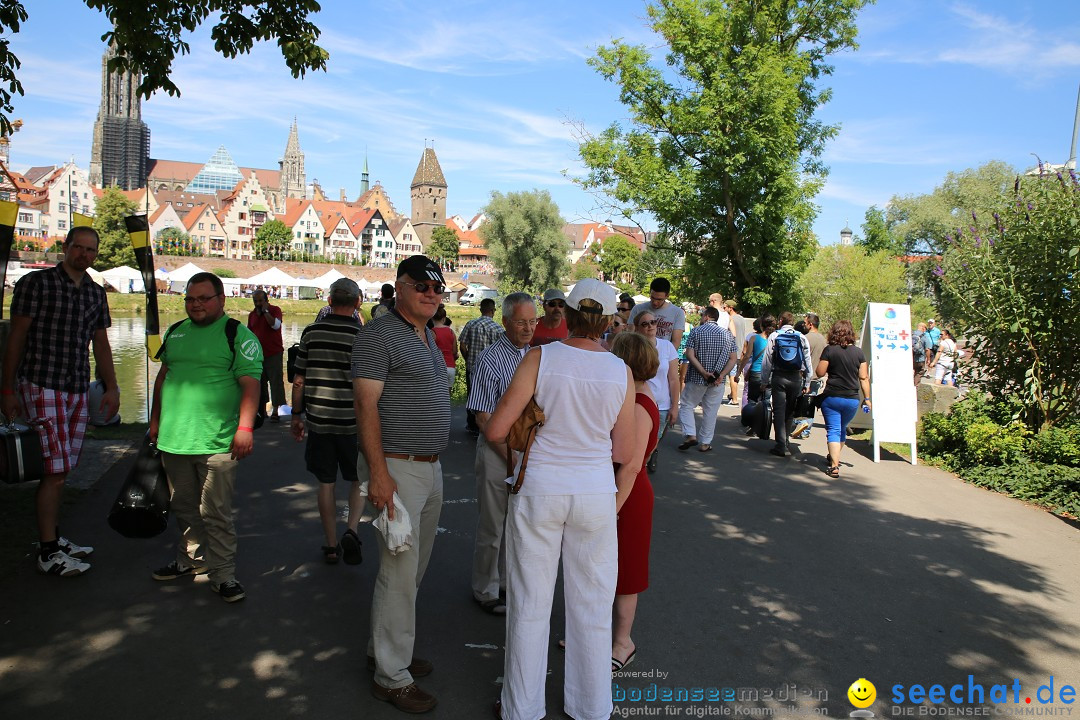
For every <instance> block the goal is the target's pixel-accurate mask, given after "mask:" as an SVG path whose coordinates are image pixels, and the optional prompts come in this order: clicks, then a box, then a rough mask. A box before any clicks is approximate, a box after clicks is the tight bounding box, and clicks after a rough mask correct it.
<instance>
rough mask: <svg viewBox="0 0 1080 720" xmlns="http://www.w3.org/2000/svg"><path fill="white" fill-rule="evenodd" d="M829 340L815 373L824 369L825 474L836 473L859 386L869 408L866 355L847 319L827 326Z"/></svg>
mask: <svg viewBox="0 0 1080 720" xmlns="http://www.w3.org/2000/svg"><path fill="white" fill-rule="evenodd" d="M828 342H829V344H828V345H827V346H826V347H825V349H824V350H823V351H822V352H821V360H820V361H818V366H817V369H816V371H815V372H816V374H817V375H818V377H821V376H822V375H825V374H826V373H828V375H829V382H828V384H826V385H825V391H824V392H823V393H822V400H821V414H822V416H823V417H824V418H825V428H826V431H827V432H828V440H829V467H828V470H826V472H827V473H828V474H829V477H834V478H838V477H840V451H841V450H843V449H844V443H845V442H846V441H847V426H848V423H850V422H851V420H852V418H854V417H855V413H857V412H858V411H859V389H860V387H861V389H862V394H863V397H864V398H865V399H864V400H863V404H864V405H865V406H866V408H867V410H868V411H869V409H870V371H869V370H868V368H867V365H866V356H865V355H863V351H862V350H861V349H859V348H858V347H856V345H855V330H854V329H853V328H852V327H851V322H850V321H848V320H837V321H836V322H835V323H833V326H832V327H831V328H829V337H828Z"/></svg>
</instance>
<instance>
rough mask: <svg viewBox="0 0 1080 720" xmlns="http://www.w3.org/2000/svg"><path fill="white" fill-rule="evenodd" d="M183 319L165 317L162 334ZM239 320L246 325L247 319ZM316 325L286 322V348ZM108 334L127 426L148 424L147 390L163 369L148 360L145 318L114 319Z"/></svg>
mask: <svg viewBox="0 0 1080 720" xmlns="http://www.w3.org/2000/svg"><path fill="white" fill-rule="evenodd" d="M180 319H181V317H179V316H174V317H162V318H161V327H162V330H163V331H164V329H165V328H168V327H169V326H170V325H172V324H173V323H174V322H176V321H177V320H180ZM237 319H239V320H240V321H241V322H244V321H245V320H246V317H239V318H237ZM314 321H315V316H314V315H310V316H298V317H297V318H293V319H289V318H286V319H285V321H284V322H283V323H282V328H281V336H282V339H283V340H284V343H285V347H286V348H288V347H289V346H290V345H292V344H293V343H294V342H298V341H299V340H300V333H301V332H303V330H304V328H305V327H307V326H308V325H309V324H310V323H312V322H314ZM108 333H109V344H110V345H111V346H112V351H113V362H114V363H115V365H116V381H117V384H119V385H120V416H121V417H122V418H123V420H124V422H146V421H147V419H149V416H150V413H149V407H148V404H147V401H148V397H149V396H148V392H147V388H148V387H150V388H152V387H153V383H154V378H156V377H157V371H158V367H160V366H159V365H158V363H154V362H148V360H147V357H146V344H145V343H146V335H145V324H144V322H143V318H142V317H141V316H139V317H116V316H113V319H112V326H111V327H110V328H109V331H108ZM285 396H286V398H288V396H289V388H288V386H286V388H285Z"/></svg>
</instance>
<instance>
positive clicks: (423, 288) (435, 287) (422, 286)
mask: <svg viewBox="0 0 1080 720" xmlns="http://www.w3.org/2000/svg"><path fill="white" fill-rule="evenodd" d="M408 285H409V287H411V288H412V289H413V290H415V291H416V292H418V293H419V294H421V295H423V294H424V293H426V292H427V291H428V288H431V290H432V292H434V293H435V294H436V295H442V294H443V291H444V290H446V286H445V285H443V284H442V283H415V284H414V283H409V284H408Z"/></svg>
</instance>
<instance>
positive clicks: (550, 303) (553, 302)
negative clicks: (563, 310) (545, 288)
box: [547, 300, 566, 307]
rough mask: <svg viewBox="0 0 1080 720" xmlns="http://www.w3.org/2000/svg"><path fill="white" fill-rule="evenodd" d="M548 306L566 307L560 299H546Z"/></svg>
mask: <svg viewBox="0 0 1080 720" xmlns="http://www.w3.org/2000/svg"><path fill="white" fill-rule="evenodd" d="M547 306H548V307H566V303H564V302H563V301H562V300H548V303H547Z"/></svg>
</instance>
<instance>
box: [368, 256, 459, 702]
mask: <svg viewBox="0 0 1080 720" xmlns="http://www.w3.org/2000/svg"><path fill="white" fill-rule="evenodd" d="M395 286H396V287H395V289H396V296H397V301H396V304H395V306H394V308H393V309H392V310H390V311H389V312H385V313H382V314H380V315H379V316H378V317H377V318H376V319H374V320H372V321H371V322H370V323H368V324H367V325H366V326H365V327H364V329H363V330H362V331H360V333H359V334H358V335H357V336H356V343H355V344H354V345H353V356H352V375H353V392H354V397H355V401H356V420H357V428H358V432H359V435H360V440H359V445H360V456H359V458H358V459H357V467H356V474H357V477H358V478H359V479H360V482H361V483H363V482H365V481H366V482H367V483H368V494H367V498H368V502H370V503H371V504H372V505H373V506H374V507H375V509H376V511H381V510H383V509H384V508H385V509H386V510H387V513H388V515H389V517H390V519H391V520H393V519H394V517H395V515H394V511H395V507H396V506H398V505H402V506H404V508H405V510H407V511H408V515H409V519H410V521H411V524H412V536H413V543H412V546H411V547H408V548H405V549H402V550H398V551H397V552H396V553H391V552H390V550H389V549H388V547H387V544H386V542H385V539H384V538H383V536H382V534H381V533H377V537H378V540H379V576H378V578H377V579H376V581H375V592H374V598H373V600H372V606H371V639H370V640H369V643H368V657H369V660H368V667H369V668H372V667H373V666H374V667H373V669H374V670H375V680H374V683H373V684H372V694H374V695H375V697H376V698H378V699H379V700H384V701H386V702H389V703H391V704H393V705H394V706H395V707H397V708H398V709H399V710H403V711H405V712H426V711H428V710H430V709H432V708H433V707H435V703H436V700H435V698H434V697H433V696H431V695H429V694H428V693H426V692H424V691H423V690H421V689H420V688H419V687H417V685H416V683H415V682H413V679H414V678H416V677H422V676H424V675H427V674H428V673H430V672H431V671H432V665H431V663H430V662H428V661H427V660H421V659H419V658H415V657H413V654H412V652H413V643H414V639H415V635H416V591H417V588H418V587H419V585H420V581H421V579H422V578H423V577H424V571H425V570H426V569H427V564H428V560H429V559H430V558H431V547H432V542H433V541H434V539H435V532H436V530H437V528H438V524H439V513H440V512H441V510H442V497H443V479H442V465H441V464H440V463H439V453H441V452H443V451H444V450H445V449H446V447H447V444H448V442H449V439H450V393H449V392H448V388H447V376H446V363H445V362H444V361H443V356H442V352H441V351H440V350H439V348H438V347H437V346H436V345H435V334H434V333H433V332H432V331H431V330H429V329H428V328H427V321H428V320H430V319H431V317H432V316H433V315H435V311H436V310H437V309H438V307H439V301H440V300H441V299H442V294H443V291H444V290H445V289H446V281H445V280H444V279H443V275H442V271H441V270H440V269H439V266H438V265H436V264H435V263H433V262H432V261H431V260H429V259H428V258H426V257H424V256H423V255H414V256H412V257H410V258H408V259H406V260H403V261H402V262H401V264H400V265H399V266H398V272H397V282H396V283H395Z"/></svg>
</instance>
